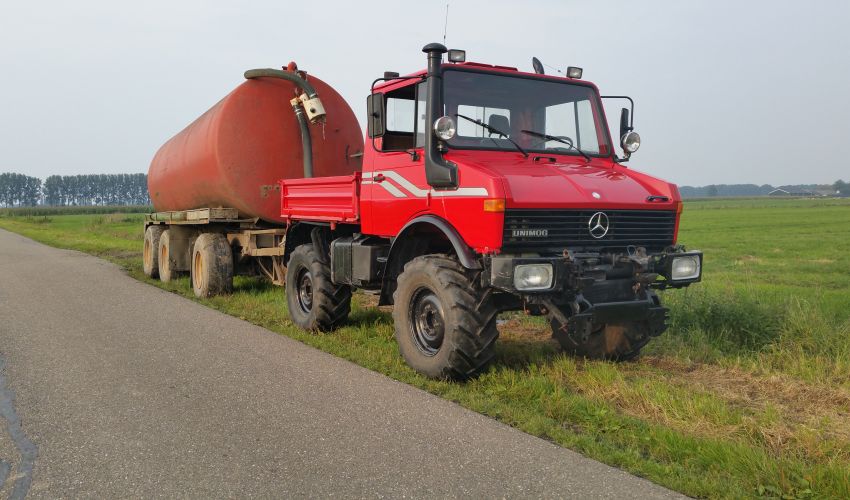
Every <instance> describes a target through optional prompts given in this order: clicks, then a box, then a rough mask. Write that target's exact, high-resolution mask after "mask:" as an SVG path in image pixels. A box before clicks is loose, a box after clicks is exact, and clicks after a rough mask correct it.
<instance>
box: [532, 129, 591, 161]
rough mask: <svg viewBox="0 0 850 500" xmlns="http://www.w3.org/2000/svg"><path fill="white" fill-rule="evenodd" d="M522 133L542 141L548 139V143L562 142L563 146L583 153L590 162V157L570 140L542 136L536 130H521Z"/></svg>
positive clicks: (546, 135)
mask: <svg viewBox="0 0 850 500" xmlns="http://www.w3.org/2000/svg"><path fill="white" fill-rule="evenodd" d="M520 132H522V133H524V134H528V135H533V136H534V137H539V138H541V139H546V140H547V141H555V142H560V143H561V144H566V145H567V146H569V147H570V148H572V149H575V150H576V151H578V152H579V153H581V155H582V156H584V158H585V159H586V160H587V161H590V155H588V154H587V153H585V152H584V151H582V150H580V149H579V148H577V147H575V144H573V141H571V140H570V139H564V138H561V137H558V136H554V135H548V134H541V133H540V132H535V131H534V130H520Z"/></svg>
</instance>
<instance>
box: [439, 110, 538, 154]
mask: <svg viewBox="0 0 850 500" xmlns="http://www.w3.org/2000/svg"><path fill="white" fill-rule="evenodd" d="M455 116H457V117H458V118H463V119H464V120H469V121H471V122H472V123H474V124H476V125H478V126H480V127H481V128H483V129H484V130H487V131H488V132H492V133H494V134H499V135H500V136H502V137H504V138H505V139H507V140H509V141H511V144H513V145H514V146H516V148H517V150H518V151H519V152H520V153H522V154H523V156H525V157H526V158H528V153H526V152H525V150H524V149H522V146H520V145H519V144H517V143H516V142H514V140H513V139H511V138H510V137H508V134H506V133H504V132H502V131H501V130H499V129H497V128H496V127H491V126H490V125H487V124H486V123H484V122H482V121H481V120H476V119H475V118H470V117H468V116H466V115H462V114H460V113H455ZM490 139H493V138H492V137H490ZM493 142H496V141H495V139H494V140H493ZM496 144H498V143H496Z"/></svg>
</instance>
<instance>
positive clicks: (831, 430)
mask: <svg viewBox="0 0 850 500" xmlns="http://www.w3.org/2000/svg"><path fill="white" fill-rule="evenodd" d="M141 221H142V216H141V215H138V214H120V215H47V214H35V215H24V216H0V227H4V228H7V229H10V230H12V231H16V232H19V233H21V234H24V235H26V236H29V237H31V238H34V239H36V240H39V241H42V242H44V243H47V244H50V245H53V246H57V247H64V248H74V249H78V250H82V251H84V252H88V253H91V254H94V255H98V256H101V257H104V258H106V259H109V260H111V261H113V262H116V263H117V264H119V265H121V266H123V267H124V268H125V269H127V271H128V273H129V274H130V275H131V276H133V277H135V278H137V279H140V280H143V281H147V282H149V283H151V284H153V285H156V286H160V287H162V288H165V289H168V290H171V291H173V292H174V293H177V294H180V295H183V296H185V297H189V298H192V299H193V300H194V297H193V296H192V292H191V289H190V287H189V283H188V280H187V279H185V278H184V279H181V280H178V281H177V282H175V283H168V284H162V283H159V282H154V281H151V280H147V279H146V278H144V276H143V275H142V272H141V262H140V253H141V252H140V250H141V245H142V230H141ZM680 241H681V242H682V243H685V244H687V246H688V247H689V248H699V249H701V250H703V251H704V252H705V253H706V257H705V275H704V282H703V283H701V284H699V285H696V286H693V287H691V288H689V289H687V290H679V291H668V292H666V293H664V300H665V301H666V303H667V304H668V305H669V306H670V307H671V309H672V310H671V328H670V329H669V330H668V331H667V332H666V333H664V334H663V335H662V336H661V337H659V338H657V339H655V340H654V341H653V342H652V343H650V344H649V346H648V347H647V348H646V350H645V355H644V356H642V357H641V359H640V360H639V361H637V362H633V363H625V364H613V363H606V362H587V361H582V360H576V359H573V358H570V357H568V356H564V355H562V354H560V353H559V352H558V351H557V349H556V348H555V347H554V346H553V343H552V342H551V341H550V340H549V339H548V337H549V332H548V331H547V330H546V327H545V324H544V322H543V321H541V320H540V319H539V318H528V317H524V316H521V315H517V314H511V315H506V316H505V318H504V319H505V320H506V322H505V323H504V324H503V325H502V326H501V327H500V329H501V331H502V338H501V339H500V341H499V344H498V355H497V359H496V362H495V363H494V366H493V367H492V368H491V370H490V371H488V372H487V373H485V374H484V375H483V376H481V377H480V378H478V379H477V380H474V381H471V382H469V383H466V384H456V383H449V382H439V381H432V380H428V379H425V378H423V377H421V376H419V375H418V374H416V373H415V372H413V371H412V370H410V369H409V368H408V367H407V366H406V365H405V364H404V362H403V360H402V359H401V358H400V356H399V355H398V351H397V348H396V346H395V343H394V340H393V329H392V322H391V318H390V315H389V313H388V312H387V310H385V309H382V310H377V309H374V308H370V307H367V306H366V304H367V303H368V302H370V301H369V299H368V298H367V297H366V296H364V295H360V294H358V295H355V303H354V307H353V312H352V315H351V318H350V322H349V324H348V326H346V327H344V328H342V329H340V330H339V331H337V332H335V333H333V334H321V335H313V334H307V333H304V332H301V331H299V330H297V329H295V328H294V327H293V326H292V324H291V323H290V322H289V321H288V319H287V315H286V305H285V300H284V297H283V293H282V290H281V289H279V288H276V287H272V286H270V285H268V284H266V283H264V282H262V281H260V280H257V279H253V278H243V277H239V278H237V279H236V281H235V292H234V294H233V295H231V296H228V297H215V298H212V299H208V300H202V301H200V302H202V303H204V304H206V305H208V306H210V307H213V308H215V309H218V310H221V311H224V312H226V313H228V314H232V315H234V316H238V317H240V318H243V319H245V320H247V321H250V322H252V323H255V324H258V325H261V326H264V327H266V328H269V329H271V330H273V331H276V332H279V333H282V334H284V335H287V336H290V337H293V338H295V339H298V340H300V341H302V342H304V343H307V344H310V345H313V346H315V347H318V348H319V349H322V350H324V351H327V352H330V353H332V354H335V355H337V356H340V357H343V358H346V359H349V360H352V361H353V362H355V363H358V364H360V365H362V366H365V367H367V368H370V369H372V370H375V371H378V372H381V373H384V374H386V375H388V376H390V377H392V378H394V379H397V380H400V381H403V382H406V383H409V384H411V385H414V386H417V387H421V388H423V389H425V390H427V391H429V392H432V393H434V394H437V395H440V396H442V397H444V398H447V399H450V400H453V401H456V402H458V403H459V404H461V405H463V406H465V407H467V408H470V409H472V410H475V411H478V412H481V413H483V414H486V415H489V416H492V417H493V418H496V419H498V420H501V421H503V422H505V423H508V424H510V425H512V426H515V427H517V428H520V429H522V430H524V431H526V432H529V433H531V434H535V435H538V436H541V437H544V438H546V439H549V440H552V441H553V442H556V443H558V444H560V445H563V446H566V447H569V448H572V449H574V450H577V451H580V452H582V453H584V454H585V455H588V456H590V457H593V458H596V459H599V460H601V461H603V462H606V463H609V464H611V465H615V466H618V467H622V468H624V469H626V470H629V471H631V472H633V473H635V474H638V475H641V476H644V477H647V478H649V479H651V480H653V481H655V482H657V483H659V484H662V485H665V486H667V487H669V488H672V489H675V490H678V491H681V492H683V493H686V494H688V495H692V496H699V497H726V498H740V497H748V496H765V497H783V496H784V497H786V498H806V497H812V498H830V497H831V498H850V256H848V255H847V249H848V248H850V200H784V199H783V200H776V199H757V200H732V199H723V200H715V201H699V202H691V203H687V204H686V206H685V212H684V214H683V218H682V225H681V230H680Z"/></svg>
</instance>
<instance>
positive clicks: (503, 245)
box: [144, 43, 702, 379]
mask: <svg viewBox="0 0 850 500" xmlns="http://www.w3.org/2000/svg"><path fill="white" fill-rule="evenodd" d="M423 52H425V53H426V54H427V59H428V65H427V69H426V70H423V71H419V72H417V73H413V74H410V75H407V76H399V75H398V74H397V73H386V74H385V75H384V77H383V78H378V79H376V80H375V81H374V82H373V84H372V89H371V94H370V95H369V96H368V99H367V111H368V116H367V123H368V131H367V134H366V138H365V143H364V139H363V136H362V133H361V131H360V127H359V125H358V123H357V120H356V118H355V116H354V113H353V112H352V111H351V109H350V108H349V107H348V105H347V104H346V103H345V101H344V100H343V99H342V98H341V97H340V96H339V94H337V93H336V92H335V91H334V90H333V89H332V88H331V87H330V86H328V85H327V84H325V83H324V82H322V81H321V80H319V79H318V78H316V77H314V76H312V75H309V76H308V75H307V74H306V73H305V72H303V71H299V70H298V69H297V67H296V66H295V65H294V63H291V64H290V65H289V66H288V67H287V68H285V69H284V70H251V71H248V72H246V74H245V76H246V78H247V81H246V82H244V83H243V84H242V85H240V86H239V87H238V88H237V89H236V90H234V91H233V92H232V93H231V94H229V95H228V96H227V97H225V98H224V99H222V101H220V102H219V103H218V104H217V105H216V106H214V107H213V108H211V109H210V110H209V111H207V113H205V114H204V115H203V116H201V117H200V118H198V120H196V121H195V122H194V123H192V124H191V125H189V126H188V127H187V128H186V129H185V130H183V131H182V132H180V133H179V134H177V135H176V136H175V137H174V138H172V139H171V140H170V141H169V142H168V143H166V144H165V145H164V146H163V147H162V148H161V149H160V151H159V152H158V153H157V155H156V157H155V158H154V160H153V162H152V164H151V167H150V173H149V189H150V195H151V199H152V200H153V204H154V207H155V209H156V210H157V212H156V213H152V214H149V215H147V216H146V221H145V240H144V268H145V272H146V273H147V274H148V275H149V276H153V277H156V276H159V278H160V279H162V280H164V281H167V280H170V279H172V278H174V277H175V276H176V275H177V274H179V273H185V272H189V273H190V274H191V282H192V286H193V287H194V290H195V293H196V294H197V295H199V296H210V295H213V294H219V293H226V292H228V291H230V290H231V287H232V279H233V275H234V274H236V273H253V274H262V275H265V276H267V277H268V278H269V279H270V280H272V281H273V282H274V283H276V284H280V285H284V286H285V291H286V299H287V304H288V308H289V315H290V318H291V319H292V322H293V323H295V324H296V325H298V326H299V327H301V328H303V329H307V330H321V331H328V330H333V329H334V328H336V327H338V326H339V325H341V324H343V323H344V322H345V321H346V318H347V316H348V313H349V311H350V301H351V293H352V291H353V290H354V289H361V290H364V291H366V292H367V293H374V294H377V295H378V296H379V304H381V305H387V304H392V305H393V306H394V312H393V319H394V322H395V335H396V339H397V341H398V345H399V350H400V352H401V354H402V356H403V357H404V358H405V360H406V361H407V363H408V364H409V365H410V366H412V367H413V368H414V369H416V370H417V371H419V372H421V373H423V374H425V375H428V376H430V377H439V378H453V379H465V378H468V377H471V376H474V375H476V374H478V373H480V372H481V371H482V370H483V369H485V367H486V366H487V365H488V363H489V362H490V361H491V360H492V358H493V356H494V344H495V342H496V339H497V337H498V335H499V334H498V331H497V329H496V315H497V314H498V313H499V312H501V311H511V310H524V311H526V312H528V313H529V314H537V315H546V316H547V317H548V319H549V321H550V323H551V327H552V334H553V336H554V338H555V339H557V341H558V342H559V343H560V345H561V346H562V347H563V348H564V349H565V350H566V351H568V352H571V353H573V354H576V355H580V356H586V357H590V358H605V359H617V360H622V359H629V358H632V357H634V356H636V355H637V354H638V352H639V351H640V349H641V348H642V347H643V346H644V345H646V343H647V342H648V341H649V340H650V339H651V338H652V337H654V336H657V335H659V334H660V333H661V332H663V331H664V329H665V328H666V324H665V321H666V313H667V309H665V308H664V307H662V305H661V303H660V301H659V298H658V296H657V295H656V293H655V291H656V290H659V289H665V288H679V287H684V286H688V285H689V284H690V283H693V282H697V281H700V279H701V268H702V253H701V252H686V251H685V250H684V248H683V247H682V246H680V245H677V231H678V224H679V215H680V213H681V210H682V202H681V199H680V196H679V192H678V190H677V188H676V186H675V185H673V184H670V183H668V182H665V181H662V180H659V179H656V178H653V177H650V176H648V175H646V174H642V173H640V172H636V171H634V170H631V169H628V168H626V167H625V166H624V165H623V163H624V162H625V161H626V160H627V159H628V156H629V155H630V154H631V153H632V152H634V151H635V150H636V149H637V147H638V146H639V141H640V138H639V137H638V135H637V134H636V133H635V132H634V131H633V130H632V126H631V120H630V119H629V116H630V114H631V119H632V120H633V118H634V113H633V111H634V110H633V108H632V110H631V111H632V112H631V113H630V112H629V110H628V109H626V108H623V110H622V114H621V117H620V130H619V137H620V143H621V146H622V148H623V150H624V155H625V158H618V157H617V156H616V154H615V150H614V147H613V144H612V141H611V137H610V134H609V129H608V125H607V122H606V118H605V114H604V111H603V107H602V101H601V96H600V95H599V91H598V89H597V88H596V86H594V85H593V84H592V83H590V82H587V81H583V80H581V69H580V68H572V67H571V68H569V69H568V71H567V75H566V77H559V76H549V75H545V74H543V71H542V67H541V66H540V65H539V64H538V63H537V61H536V60H535V72H534V73H525V72H521V71H518V70H517V69H515V68H509V67H503V66H493V65H488V64H479V63H472V62H466V61H465V53H464V52H463V51H455V50H453V51H447V50H446V48H445V47H444V46H443V45H440V44H437V43H432V44H429V45H427V46H425V47H424V49H423ZM446 52H449V55H448V61H447V62H443V54H445V53H446Z"/></svg>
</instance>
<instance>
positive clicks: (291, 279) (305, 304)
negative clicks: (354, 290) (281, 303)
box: [286, 243, 351, 331]
mask: <svg viewBox="0 0 850 500" xmlns="http://www.w3.org/2000/svg"><path fill="white" fill-rule="evenodd" d="M286 305H287V307H288V308H289V317H290V319H292V322H293V323H295V325H296V326H298V327H300V328H302V329H304V330H319V331H329V330H333V329H335V328H337V327H338V326H340V325H341V324H342V323H344V322H345V320H346V318H348V313H349V312H351V287H350V286H348V285H334V283H333V282H332V281H331V269H330V264H329V263H328V262H326V261H325V259H323V258H321V256H320V255H319V253H318V252H316V249H315V248H314V247H313V245H311V244H309V243H308V244H306V245H301V246H299V247H298V248H296V249H295V250H293V252H292V255H291V256H290V257H289V263H288V264H287V266H286Z"/></svg>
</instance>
